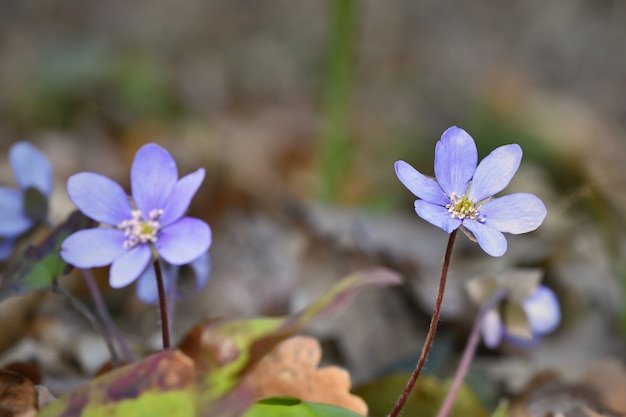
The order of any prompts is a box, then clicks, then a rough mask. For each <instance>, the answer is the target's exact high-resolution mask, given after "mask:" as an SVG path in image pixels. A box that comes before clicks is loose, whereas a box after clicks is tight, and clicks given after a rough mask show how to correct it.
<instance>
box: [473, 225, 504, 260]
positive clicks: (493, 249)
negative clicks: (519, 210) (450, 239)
mask: <svg viewBox="0 0 626 417" xmlns="http://www.w3.org/2000/svg"><path fill="white" fill-rule="evenodd" d="M463 227H465V228H466V229H467V230H469V231H470V232H472V234H473V235H474V237H475V238H476V241H477V242H478V244H479V245H480V247H481V248H482V250H484V251H485V252H487V254H488V255H491V256H502V255H504V253H505V252H506V248H507V243H506V238H505V237H504V235H503V234H502V233H500V232H499V231H498V230H496V229H492V228H491V227H489V226H485V225H484V224H482V223H479V222H477V221H475V220H467V219H465V220H464V221H463Z"/></svg>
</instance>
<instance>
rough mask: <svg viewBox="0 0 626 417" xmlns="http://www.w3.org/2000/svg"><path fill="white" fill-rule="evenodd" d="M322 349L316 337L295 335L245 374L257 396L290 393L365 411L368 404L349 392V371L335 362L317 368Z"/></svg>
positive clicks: (307, 399)
mask: <svg viewBox="0 0 626 417" xmlns="http://www.w3.org/2000/svg"><path fill="white" fill-rule="evenodd" d="M321 358H322V349H321V346H320V344H319V342H318V340H317V339H315V338H312V337H306V336H296V337H292V338H290V339H287V340H285V341H284V342H282V343H280V344H279V345H278V346H276V348H274V350H273V351H272V352H271V353H270V354H269V355H268V356H267V357H265V358H264V359H263V360H262V361H261V362H260V363H259V364H258V365H257V366H256V368H254V369H253V370H252V372H251V373H250V375H248V377H247V378H246V382H247V383H248V384H249V385H250V387H251V388H252V390H253V392H254V393H255V395H256V396H257V397H259V398H261V397H270V396H281V395H285V396H293V397H296V398H300V399H302V400H306V401H314V402H320V403H327V404H333V405H337V406H339V407H344V408H347V409H349V410H352V411H354V412H356V413H359V414H362V415H367V405H366V404H365V401H363V400H362V399H361V398H360V397H357V396H355V395H352V394H351V393H350V375H349V374H348V372H347V371H345V370H344V369H341V368H338V367H336V366H327V367H324V368H318V367H317V366H318V364H319V362H320V359H321Z"/></svg>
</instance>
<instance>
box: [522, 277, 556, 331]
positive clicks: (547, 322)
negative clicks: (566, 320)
mask: <svg viewBox="0 0 626 417" xmlns="http://www.w3.org/2000/svg"><path fill="white" fill-rule="evenodd" d="M522 307H523V308H524V311H525V312H526V315H527V316H528V322H529V323H530V328H531V330H532V332H533V333H536V334H539V335H543V334H546V333H550V332H552V331H554V330H555V329H556V328H557V327H558V326H559V323H561V309H560V307H559V301H558V300H557V298H556V295H555V294H554V292H552V290H551V289H550V288H548V287H546V286H544V285H540V286H539V287H537V289H536V290H535V292H534V293H533V294H532V295H531V296H530V297H528V298H527V299H525V300H524V302H523V304H522Z"/></svg>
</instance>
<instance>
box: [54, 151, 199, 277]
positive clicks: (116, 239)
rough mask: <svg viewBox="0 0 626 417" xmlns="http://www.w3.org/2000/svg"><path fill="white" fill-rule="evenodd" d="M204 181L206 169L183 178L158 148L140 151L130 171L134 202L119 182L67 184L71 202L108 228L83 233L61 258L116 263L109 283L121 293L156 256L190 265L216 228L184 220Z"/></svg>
mask: <svg viewBox="0 0 626 417" xmlns="http://www.w3.org/2000/svg"><path fill="white" fill-rule="evenodd" d="M203 180H204V169H202V168H201V169H198V170H197V171H195V172H192V173H191V174H188V175H186V176H184V177H183V178H181V179H178V169H177V168H176V162H175V161H174V159H173V158H172V156H171V155H170V154H169V153H168V152H167V151H166V150H165V149H163V148H162V147H160V146H158V145H156V144H148V145H144V146H143V147H141V149H139V150H138V151H137V154H136V155H135V159H134V161H133V164H132V167H131V172H130V183H131V191H132V201H131V200H130V199H129V198H128V196H127V195H126V193H125V191H124V189H123V188H122V187H121V186H120V185H119V184H117V183H116V182H114V181H112V180H110V179H109V178H107V177H105V176H102V175H100V174H95V173H92V172H82V173H79V174H75V175H73V176H71V177H70V178H69V179H68V181H67V191H68V194H69V196H70V199H71V200H72V202H73V203H74V204H75V205H76V207H78V208H79V209H80V210H81V211H82V212H83V213H84V214H85V215H86V216H88V217H90V218H92V219H93V220H95V221H98V222H100V223H102V224H103V225H105V227H99V228H95V229H87V230H81V231H78V232H76V233H74V234H72V235H70V236H69V237H67V238H66V239H65V241H63V243H62V246H61V257H62V258H63V259H64V260H65V261H66V262H68V263H70V264H72V265H74V266H76V267H78V268H93V267H100V266H105V265H109V264H111V270H110V275H109V283H110V285H111V286H112V287H113V288H121V287H124V286H126V285H129V284H130V283H132V282H133V281H134V280H136V279H137V278H138V277H139V275H141V273H142V272H143V271H144V270H145V269H146V267H147V266H148V265H149V263H150V261H151V260H152V259H153V252H154V253H155V254H157V255H158V256H159V257H160V258H162V259H163V260H165V261H166V262H169V263H170V264H172V265H183V264H187V263H190V262H191V261H193V260H194V259H196V258H198V257H199V256H200V255H202V254H203V253H205V252H207V250H208V248H209V246H210V245H211V229H210V228H209V226H208V225H207V224H206V223H205V222H204V221H202V220H199V219H195V218H191V217H184V215H185V212H186V211H187V209H188V208H189V204H190V202H191V199H192V197H193V196H194V194H195V193H196V191H197V190H198V188H199V187H200V184H201V183H202V181H203Z"/></svg>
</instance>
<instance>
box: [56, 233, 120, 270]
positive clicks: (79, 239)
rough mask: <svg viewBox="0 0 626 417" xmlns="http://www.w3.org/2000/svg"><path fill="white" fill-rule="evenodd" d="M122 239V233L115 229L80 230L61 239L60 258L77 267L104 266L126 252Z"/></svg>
mask: <svg viewBox="0 0 626 417" xmlns="http://www.w3.org/2000/svg"><path fill="white" fill-rule="evenodd" d="M124 240H126V237H125V236H124V233H123V232H121V231H119V230H116V229H106V228H95V229H86V230H80V231H78V232H76V233H73V234H71V235H69V236H68V237H67V238H66V239H65V240H64V241H63V243H62V244H61V258H63V260H64V261H65V262H67V263H69V264H72V265H74V266H76V267H78V268H94V267H98V266H105V265H108V264H110V263H112V262H113V261H114V260H115V259H117V258H119V257H120V256H122V255H123V254H124V253H125V252H126V251H125V249H124V247H123V245H124Z"/></svg>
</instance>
